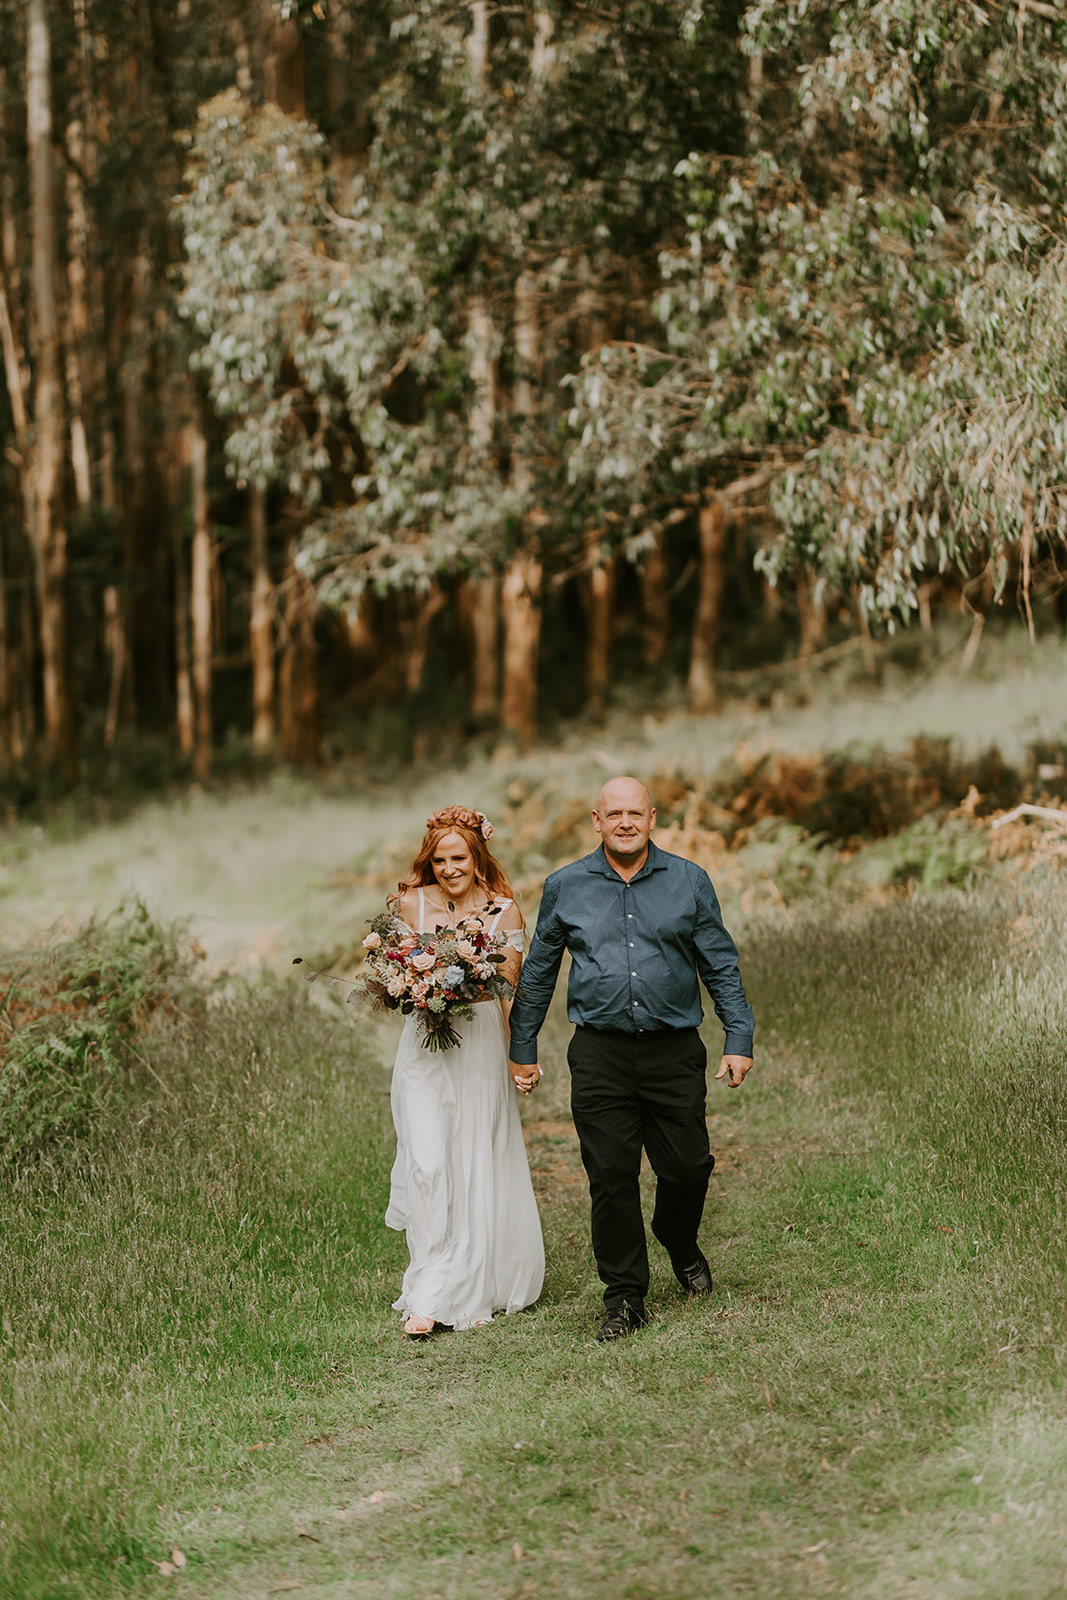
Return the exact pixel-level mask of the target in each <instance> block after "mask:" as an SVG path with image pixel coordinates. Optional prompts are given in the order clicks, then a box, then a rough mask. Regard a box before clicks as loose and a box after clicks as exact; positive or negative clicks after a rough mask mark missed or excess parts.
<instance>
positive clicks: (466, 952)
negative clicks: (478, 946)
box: [456, 939, 477, 961]
mask: <svg viewBox="0 0 1067 1600" xmlns="http://www.w3.org/2000/svg"><path fill="white" fill-rule="evenodd" d="M476 953H477V952H476V951H475V948H474V946H473V945H472V944H471V942H470V940H469V939H457V940H456V954H457V956H459V957H460V958H461V959H462V960H463V961H473V960H474V957H475V955H476Z"/></svg>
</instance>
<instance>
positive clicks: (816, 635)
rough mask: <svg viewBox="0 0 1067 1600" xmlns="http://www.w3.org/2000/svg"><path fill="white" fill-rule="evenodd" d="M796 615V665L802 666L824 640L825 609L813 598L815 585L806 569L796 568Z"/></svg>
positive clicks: (800, 566) (798, 564)
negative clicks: (798, 634) (798, 626)
mask: <svg viewBox="0 0 1067 1600" xmlns="http://www.w3.org/2000/svg"><path fill="white" fill-rule="evenodd" d="M796 589H797V614H798V616H799V618H800V647H799V649H798V650H797V664H798V666H803V665H804V664H805V662H806V661H808V660H809V659H810V657H811V656H813V655H814V654H815V652H816V650H818V649H819V647H820V645H822V644H824V643H825V640H826V607H825V606H824V605H823V603H822V601H821V600H816V598H815V584H814V583H813V582H812V575H811V573H810V572H809V571H808V569H807V568H806V567H804V566H802V565H801V563H800V562H797V566H796Z"/></svg>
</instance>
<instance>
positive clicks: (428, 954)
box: [411, 950, 437, 972]
mask: <svg viewBox="0 0 1067 1600" xmlns="http://www.w3.org/2000/svg"><path fill="white" fill-rule="evenodd" d="M436 960H437V957H436V956H435V955H434V953H433V951H432V950H420V951H419V953H418V955H416V956H412V958H411V965H412V966H413V967H414V968H415V971H416V972H429V970H430V968H431V967H432V966H433V964H434V962H435V961H436Z"/></svg>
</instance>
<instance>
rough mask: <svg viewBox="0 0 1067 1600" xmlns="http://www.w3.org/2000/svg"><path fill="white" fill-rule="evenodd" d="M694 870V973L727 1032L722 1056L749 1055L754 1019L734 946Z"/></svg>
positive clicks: (708, 888)
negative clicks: (742, 982) (706, 992)
mask: <svg viewBox="0 0 1067 1600" xmlns="http://www.w3.org/2000/svg"><path fill="white" fill-rule="evenodd" d="M693 871H694V875H695V877H696V882H695V885H694V888H695V893H696V911H697V914H696V922H695V926H694V929H693V948H694V951H695V954H696V964H697V971H698V972H699V973H700V977H701V981H702V982H703V984H704V987H705V989H706V990H707V991H708V994H709V995H710V996H711V1003H712V1005H713V1006H714V1007H715V1015H716V1016H717V1017H718V1019H719V1021H720V1022H721V1023H722V1025H723V1029H724V1031H725V1033H726V1042H725V1044H724V1045H723V1055H727V1056H751V1054H752V1042H753V1035H754V1033H755V1026H756V1019H755V1017H754V1016H753V1014H752V1007H751V1006H750V1005H749V1003H748V1000H747V999H746V997H745V991H744V988H743V987H742V984H741V971H740V963H739V961H738V955H737V946H736V945H735V944H734V941H733V940H732V939H731V937H730V935H729V934H728V933H727V931H726V927H725V925H724V923H723V920H722V912H721V911H720V909H719V897H718V895H717V894H716V893H715V888H714V885H713V884H712V881H711V879H710V878H709V877H708V875H707V873H706V872H705V871H704V870H703V868H701V867H695V868H694V869H693Z"/></svg>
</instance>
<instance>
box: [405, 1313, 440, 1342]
mask: <svg viewBox="0 0 1067 1600" xmlns="http://www.w3.org/2000/svg"><path fill="white" fill-rule="evenodd" d="M436 1326H437V1324H436V1322H435V1321H434V1320H433V1318H432V1317H409V1318H408V1320H407V1321H406V1322H405V1324H404V1332H405V1333H406V1334H407V1336H408V1338H409V1339H425V1338H426V1336H427V1334H430V1333H432V1332H433V1330H434V1329H435V1328H436Z"/></svg>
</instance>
